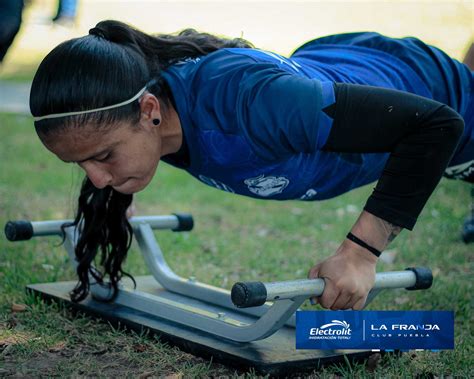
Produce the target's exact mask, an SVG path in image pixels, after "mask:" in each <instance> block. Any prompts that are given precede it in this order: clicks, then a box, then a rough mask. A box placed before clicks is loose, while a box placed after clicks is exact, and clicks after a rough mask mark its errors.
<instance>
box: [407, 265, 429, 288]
mask: <svg viewBox="0 0 474 379" xmlns="http://www.w3.org/2000/svg"><path fill="white" fill-rule="evenodd" d="M405 270H410V271H413V272H414V273H415V275H416V283H415V285H414V286H412V287H408V288H406V289H407V290H408V291H415V290H426V289H428V288H430V287H431V285H432V284H433V273H432V272H431V270H430V269H429V268H427V267H408V268H406V269H405Z"/></svg>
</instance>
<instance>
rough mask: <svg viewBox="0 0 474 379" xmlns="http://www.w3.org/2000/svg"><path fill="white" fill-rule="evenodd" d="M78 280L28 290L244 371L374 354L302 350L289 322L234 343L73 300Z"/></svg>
mask: <svg viewBox="0 0 474 379" xmlns="http://www.w3.org/2000/svg"><path fill="white" fill-rule="evenodd" d="M135 280H136V281H137V289H139V290H140V291H144V292H149V293H152V294H153V295H157V296H163V297H166V298H169V299H173V300H177V299H179V300H180V301H181V302H182V303H184V304H190V305H192V306H200V307H202V308H204V309H206V310H211V311H215V312H223V311H224V312H226V314H227V315H229V316H231V317H232V318H236V319H239V318H240V319H241V320H242V321H247V322H248V321H249V316H244V315H242V314H240V313H238V312H233V311H230V310H227V309H224V310H223V309H222V308H219V307H217V306H213V305H210V304H208V303H205V302H200V301H197V300H193V299H189V298H187V297H185V296H181V295H177V294H173V293H170V292H168V291H166V290H164V289H163V288H162V287H160V286H159V284H158V283H157V282H156V281H155V280H154V279H153V278H152V277H151V276H142V277H136V278H135ZM75 284H76V282H56V283H44V284H31V285H29V286H27V290H29V291H31V292H33V293H35V294H37V295H39V296H40V297H41V298H43V299H45V300H56V301H59V302H62V303H64V304H66V305H68V306H71V307H73V308H74V309H76V310H80V311H83V312H85V313H88V314H91V315H93V316H98V317H100V318H103V319H105V320H107V321H109V322H111V323H112V324H118V323H120V324H121V325H125V326H127V327H129V328H131V329H133V330H137V331H140V330H142V329H143V328H145V329H148V330H150V331H151V332H153V333H156V334H158V335H159V336H160V338H161V340H163V341H166V342H168V343H170V344H172V345H175V346H178V347H179V348H181V349H182V350H184V351H187V352H189V353H191V354H194V355H198V356H201V357H204V358H207V359H210V358H211V357H212V360H213V361H214V362H220V363H223V364H225V365H229V366H233V367H236V368H238V369H240V370H248V369H249V368H254V369H255V370H256V371H257V372H259V373H261V374H270V375H291V374H293V373H302V372H307V371H312V370H314V369H317V368H319V367H321V366H323V365H327V364H329V363H336V362H341V361H344V355H346V356H347V357H348V358H349V359H355V360H360V359H364V358H366V357H368V356H369V355H370V354H371V353H372V352H371V351H360V350H357V351H354V350H296V348H295V329H294V328H292V327H288V326H284V327H283V328H281V329H280V330H279V331H278V332H276V333H275V334H273V335H272V336H270V337H268V338H266V339H263V340H261V341H255V342H248V343H239V342H233V341H229V340H226V339H223V338H221V337H216V336H213V335H211V334H208V333H206V332H202V331H199V330H196V329H192V328H189V327H186V326H184V325H179V324H176V323H173V322H170V321H167V320H164V319H162V318H160V317H158V316H156V315H152V314H149V313H144V312H141V311H137V310H136V309H133V308H129V307H125V306H122V305H117V304H114V303H102V302H99V301H96V300H93V299H92V298H91V297H90V296H89V297H88V298H87V299H86V300H84V301H83V302H81V303H80V304H75V303H72V302H71V301H70V298H69V292H70V291H71V289H72V288H73V287H74V286H75Z"/></svg>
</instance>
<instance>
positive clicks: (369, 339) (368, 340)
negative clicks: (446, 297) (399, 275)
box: [296, 311, 454, 350]
mask: <svg viewBox="0 0 474 379" xmlns="http://www.w3.org/2000/svg"><path fill="white" fill-rule="evenodd" d="M296 348H297V349H321V350H325V349H328V350H331V349H380V350H392V349H400V350H407V349H430V350H433V349H436V350H439V349H454V312H452V311H297V312H296Z"/></svg>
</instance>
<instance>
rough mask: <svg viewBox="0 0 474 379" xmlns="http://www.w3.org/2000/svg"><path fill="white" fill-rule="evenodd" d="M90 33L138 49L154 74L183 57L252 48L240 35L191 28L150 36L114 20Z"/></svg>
mask: <svg viewBox="0 0 474 379" xmlns="http://www.w3.org/2000/svg"><path fill="white" fill-rule="evenodd" d="M91 32H92V34H94V35H99V36H103V38H105V39H107V40H109V41H110V42H115V43H118V44H122V45H124V46H128V47H131V48H134V49H138V50H139V51H140V52H141V53H142V54H143V55H144V57H146V60H147V62H148V64H149V68H150V71H151V72H152V73H153V74H158V73H159V72H160V71H161V70H164V69H166V68H167V67H168V66H170V65H172V64H174V63H176V62H178V61H180V60H182V59H185V58H194V57H198V56H202V55H206V54H209V53H212V52H213V51H216V50H219V49H223V48H229V47H239V48H253V47H254V46H253V45H252V44H251V43H250V42H249V41H246V40H245V39H243V38H234V39H226V38H219V37H217V36H214V35H212V34H208V33H200V32H197V31H196V30H194V29H185V30H183V31H181V32H180V33H178V34H177V35H172V34H157V35H150V34H146V33H143V32H141V31H140V30H138V29H135V28H133V27H131V26H129V25H127V24H125V23H123V22H120V21H114V20H106V21H101V22H99V23H98V24H97V25H96V26H95V28H93V29H91V30H90V31H89V33H91Z"/></svg>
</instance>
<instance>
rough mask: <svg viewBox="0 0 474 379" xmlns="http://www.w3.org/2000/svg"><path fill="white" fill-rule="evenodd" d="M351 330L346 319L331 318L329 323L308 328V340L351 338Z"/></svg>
mask: <svg viewBox="0 0 474 379" xmlns="http://www.w3.org/2000/svg"><path fill="white" fill-rule="evenodd" d="M351 335H352V330H351V328H350V324H349V323H347V322H346V321H340V320H332V321H331V322H330V323H329V324H324V325H321V326H320V327H319V328H311V329H310V330H309V339H310V340H336V339H339V340H341V339H346V340H348V339H351Z"/></svg>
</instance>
